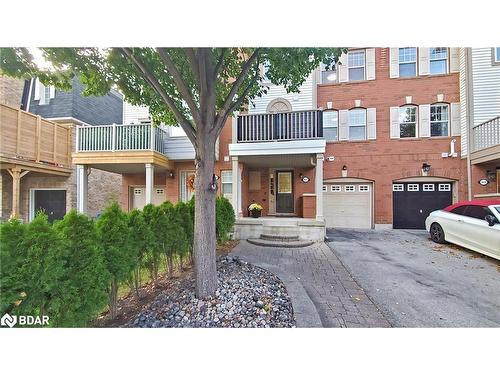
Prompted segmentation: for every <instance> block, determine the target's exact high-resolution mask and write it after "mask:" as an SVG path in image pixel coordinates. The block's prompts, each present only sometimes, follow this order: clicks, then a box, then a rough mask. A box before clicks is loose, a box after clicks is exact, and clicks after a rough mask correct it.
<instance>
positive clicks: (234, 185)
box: [231, 156, 240, 217]
mask: <svg viewBox="0 0 500 375" xmlns="http://www.w3.org/2000/svg"><path fill="white" fill-rule="evenodd" d="M232 162H233V171H232V175H231V177H232V179H233V181H232V190H233V191H232V197H231V198H232V199H231V203H232V205H233V210H234V214H235V215H236V217H238V216H239V212H240V209H239V205H238V202H239V200H240V198H239V195H240V189H239V184H240V178H239V172H238V170H239V167H238V157H237V156H233V157H232Z"/></svg>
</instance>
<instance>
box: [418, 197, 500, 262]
mask: <svg viewBox="0 0 500 375" xmlns="http://www.w3.org/2000/svg"><path fill="white" fill-rule="evenodd" d="M425 229H426V230H427V231H428V232H429V234H430V236H431V239H432V240H433V241H434V242H437V243H445V242H451V243H454V244H456V245H460V246H463V247H465V248H467V249H470V250H473V251H477V252H478V253H481V254H485V255H488V256H490V257H492V258H496V259H500V199H488V200H473V201H466V202H460V203H456V204H452V205H451V206H448V207H446V208H444V209H442V210H437V211H434V212H431V213H430V214H429V216H428V217H427V219H426V220H425Z"/></svg>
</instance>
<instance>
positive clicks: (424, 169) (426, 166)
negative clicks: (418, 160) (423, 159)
mask: <svg viewBox="0 0 500 375" xmlns="http://www.w3.org/2000/svg"><path fill="white" fill-rule="evenodd" d="M430 170H431V165H430V164H427V163H424V164H422V172H424V173H429V171H430Z"/></svg>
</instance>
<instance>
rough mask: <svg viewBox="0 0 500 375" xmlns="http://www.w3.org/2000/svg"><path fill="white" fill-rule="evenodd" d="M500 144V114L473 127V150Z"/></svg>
mask: <svg viewBox="0 0 500 375" xmlns="http://www.w3.org/2000/svg"><path fill="white" fill-rule="evenodd" d="M496 145H500V116H498V117H495V118H493V119H491V120H488V121H486V122H483V123H482V124H479V125H477V126H475V127H474V128H472V151H479V150H482V149H484V148H488V147H492V146H496Z"/></svg>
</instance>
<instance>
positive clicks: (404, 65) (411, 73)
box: [399, 47, 417, 77]
mask: <svg viewBox="0 0 500 375" xmlns="http://www.w3.org/2000/svg"><path fill="white" fill-rule="evenodd" d="M416 75H417V48H415V47H406V48H400V49H399V76H400V77H415V76H416Z"/></svg>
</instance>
